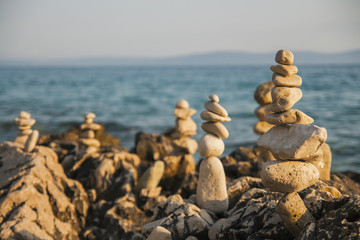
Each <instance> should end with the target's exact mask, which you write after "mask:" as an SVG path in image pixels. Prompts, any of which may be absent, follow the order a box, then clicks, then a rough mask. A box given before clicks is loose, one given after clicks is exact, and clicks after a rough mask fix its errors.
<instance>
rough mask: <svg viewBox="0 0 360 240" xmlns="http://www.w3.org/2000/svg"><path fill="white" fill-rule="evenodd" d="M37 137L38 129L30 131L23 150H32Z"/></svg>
mask: <svg viewBox="0 0 360 240" xmlns="http://www.w3.org/2000/svg"><path fill="white" fill-rule="evenodd" d="M38 139H39V131H38V130H33V131H32V133H31V134H30V135H29V137H28V139H27V140H26V143H25V146H24V152H32V151H33V150H34V148H35V147H36V143H37V141H38Z"/></svg>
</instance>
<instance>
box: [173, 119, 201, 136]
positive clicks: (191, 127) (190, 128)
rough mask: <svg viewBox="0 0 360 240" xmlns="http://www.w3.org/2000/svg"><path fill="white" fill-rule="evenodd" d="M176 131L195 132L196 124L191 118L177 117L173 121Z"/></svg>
mask: <svg viewBox="0 0 360 240" xmlns="http://www.w3.org/2000/svg"><path fill="white" fill-rule="evenodd" d="M175 128H176V131H177V132H179V133H186V132H196V129H197V126H196V123H195V122H194V120H192V119H191V118H188V119H180V118H177V119H176V121H175Z"/></svg>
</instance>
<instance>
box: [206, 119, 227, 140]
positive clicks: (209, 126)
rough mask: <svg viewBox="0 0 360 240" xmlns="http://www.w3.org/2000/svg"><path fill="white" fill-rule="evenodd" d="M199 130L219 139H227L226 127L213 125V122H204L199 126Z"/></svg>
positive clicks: (217, 124) (220, 124) (218, 124)
mask: <svg viewBox="0 0 360 240" xmlns="http://www.w3.org/2000/svg"><path fill="white" fill-rule="evenodd" d="M201 128H202V129H203V130H204V131H205V132H207V133H212V134H214V135H216V136H218V137H219V138H228V137H229V131H228V130H227V129H226V127H225V126H224V125H223V124H222V123H219V122H217V123H214V122H205V123H203V124H202V125H201Z"/></svg>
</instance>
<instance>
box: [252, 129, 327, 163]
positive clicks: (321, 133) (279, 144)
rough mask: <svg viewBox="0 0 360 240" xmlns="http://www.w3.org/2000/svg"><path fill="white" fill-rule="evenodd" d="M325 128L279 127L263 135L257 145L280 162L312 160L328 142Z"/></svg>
mask: <svg viewBox="0 0 360 240" xmlns="http://www.w3.org/2000/svg"><path fill="white" fill-rule="evenodd" d="M326 138H327V132H326V129H325V128H321V127H318V126H316V125H303V124H293V125H291V126H287V125H284V126H282V125H278V126H275V127H273V128H271V129H270V130H269V131H268V132H267V133H265V134H264V135H262V136H261V137H260V138H259V139H258V141H257V145H258V146H259V147H262V148H265V149H267V150H269V151H270V152H272V154H273V155H274V157H275V158H276V159H280V160H298V159H301V160H311V159H312V158H313V156H314V155H316V153H317V151H318V150H319V148H320V146H321V145H322V144H323V143H324V142H325V141H326Z"/></svg>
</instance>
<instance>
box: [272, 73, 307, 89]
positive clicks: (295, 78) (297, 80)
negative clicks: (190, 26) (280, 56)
mask: <svg viewBox="0 0 360 240" xmlns="http://www.w3.org/2000/svg"><path fill="white" fill-rule="evenodd" d="M272 81H273V83H274V85H275V86H276V87H300V86H301V84H302V79H301V77H300V76H299V75H291V76H287V77H285V76H283V75H281V74H277V73H274V74H273V76H272Z"/></svg>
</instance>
